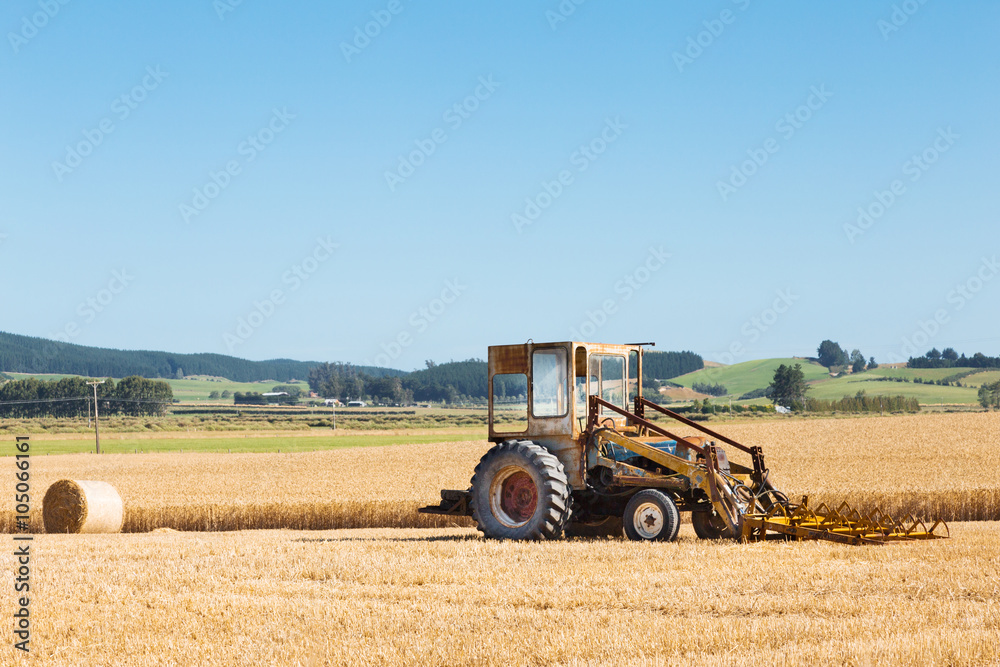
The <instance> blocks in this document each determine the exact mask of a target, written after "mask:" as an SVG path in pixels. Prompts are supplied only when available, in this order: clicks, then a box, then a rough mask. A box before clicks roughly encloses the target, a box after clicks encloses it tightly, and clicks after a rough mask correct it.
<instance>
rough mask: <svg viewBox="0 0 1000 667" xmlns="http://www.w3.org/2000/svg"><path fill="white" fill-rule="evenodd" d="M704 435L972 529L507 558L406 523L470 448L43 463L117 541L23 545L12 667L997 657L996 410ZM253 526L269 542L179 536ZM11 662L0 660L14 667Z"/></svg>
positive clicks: (547, 550) (612, 543)
mask: <svg viewBox="0 0 1000 667" xmlns="http://www.w3.org/2000/svg"><path fill="white" fill-rule="evenodd" d="M720 430H722V431H723V432H725V433H726V434H727V435H729V436H731V437H734V438H736V439H737V440H741V441H743V442H745V443H746V444H754V445H755V444H760V445H762V446H763V447H764V451H765V454H766V457H767V462H768V464H769V466H770V467H771V469H772V470H773V471H774V473H773V474H774V478H775V481H776V482H777V483H778V486H779V488H784V489H785V490H787V491H788V492H790V493H792V494H801V493H809V494H810V496H811V498H813V499H814V500H813V501H811V502H819V501H821V500H833V499H836V498H846V499H849V500H851V501H852V502H855V503H857V504H859V505H866V504H871V503H878V504H881V505H882V506H884V507H886V508H887V509H890V510H893V511H907V510H925V511H926V510H932V512H933V511H934V510H936V512H933V513H941V514H944V515H945V516H946V518H949V519H952V520H954V519H956V518H957V519H975V518H987V519H992V520H991V521H984V522H959V523H952V524H951V535H952V537H951V539H949V540H934V541H928V542H920V543H910V544H889V545H885V546H872V547H850V546H841V545H836V544H832V543H773V542H772V543H764V544H747V545H740V544H735V543H733V542H729V541H722V542H705V541H701V540H698V539H696V538H695V536H694V534H693V531H692V530H691V528H690V526H689V525H685V526H682V530H681V537H680V539H679V540H678V541H677V542H675V543H667V544H645V543H643V544H638V543H632V542H627V541H625V540H621V539H617V540H606V539H604V540H583V539H573V540H562V541H556V542H545V543H506V542H495V541H488V540H483V539H481V538H480V537H479V536H478V533H477V532H476V531H475V530H474V529H472V528H469V527H467V526H466V527H461V526H459V527H455V526H449V525H448V524H451V523H452V522H451V521H450V520H448V519H440V518H437V517H429V516H425V515H418V514H416V511H415V510H416V508H417V507H418V506H420V505H421V504H425V503H428V502H433V501H434V500H435V499H436V498H437V491H438V489H440V488H464V487H465V486H467V485H468V480H469V477H470V475H471V472H472V469H473V467H474V466H475V463H476V462H477V461H478V459H479V457H480V456H481V455H482V453H483V452H484V451H485V450H486V449H487V448H488V446H489V445H488V443H486V442H484V441H469V442H460V443H439V444H419V445H398V446H388V447H365V448H358V449H341V450H336V451H327V452H300V453H287V454H285V453H283V454H229V455H227V454H215V453H185V454H146V455H127V454H118V455H103V456H100V457H98V456H93V455H65V456H41V457H35V458H33V459H32V474H33V477H32V484H33V488H34V489H35V492H34V493H35V497H36V499H38V500H40V497H41V494H42V492H43V491H44V489H45V488H46V487H47V486H48V484H50V483H51V482H53V481H55V480H56V479H59V478H63V477H70V478H76V479H99V480H104V481H109V482H111V483H113V484H114V485H115V486H116V487H118V489H119V491H120V492H121V495H122V497H123V498H124V500H125V504H126V529H128V530H131V531H137V532H133V533H131V534H124V535H38V536H36V538H35V541H34V543H33V550H34V558H33V561H32V577H33V588H32V595H33V597H32V603H31V605H32V606H31V609H32V622H33V626H32V644H31V646H32V656H31V662H32V663H34V664H39V665H67V666H71V665H87V666H88V667H89V666H91V665H129V666H131V665H185V666H186V665H206V666H209V667H212V666H215V665H235V664H268V665H271V664H274V665H366V664H392V665H472V664H487V665H506V664H518V665H522V664H523V665H550V664H551V665H589V664H599V665H643V664H645V665H731V664H778V665H814V664H837V665H841V664H848V665H877V664H907V665H910V664H913V665H996V664H1000V651H998V649H997V647H998V645H1000V523H998V522H997V521H996V519H998V518H1000V474H998V473H997V470H998V465H1000V448H998V446H997V434H998V433H1000V415H997V414H982V413H981V414H934V415H915V416H907V417H893V418H866V419H851V420H845V419H836V420H834V419H831V420H808V421H792V420H787V421H776V422H752V423H746V424H729V425H725V426H723V427H720ZM11 476H12V477H13V474H12V475H11ZM38 500H36V506H37V504H39V503H38ZM7 520H8V521H9V517H8V519H7ZM38 526H40V522H39V523H38ZM288 526H293V527H296V528H312V529H318V528H324V529H326V530H288V529H286V528H287V527H288ZM247 527H258V528H268V530H234V531H233V532H176V531H175V530H173V528H183V529H185V530H190V531H208V530H221V529H227V530H229V529H239V528H247ZM333 527H339V528H342V529H340V530H328V528H333ZM142 531H152V532H142ZM6 562H7V564H8V567H7V568H5V569H6V571H8V572H11V571H13V567H14V558H13V556H7V557H6ZM4 588H5V593H4V605H5V609H8V610H10V609H13V606H14V600H13V595H14V594H13V592H12V588H11V587H10V586H5V587H4ZM5 613H6V612H5ZM12 643H13V641H12V640H11V641H6V642H4V643H3V645H2V648H0V663H2V664H13V662H14V660H15V659H23V656H19V655H15V654H14V650H13V648H12V647H11V644H12Z"/></svg>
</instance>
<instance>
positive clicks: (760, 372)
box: [670, 359, 830, 398]
mask: <svg viewBox="0 0 1000 667" xmlns="http://www.w3.org/2000/svg"><path fill="white" fill-rule="evenodd" d="M781 364H785V365H786V366H794V365H795V364H801V365H802V373H803V374H804V375H805V377H806V381H807V382H808V381H810V380H819V379H821V378H828V377H829V376H830V373H829V371H827V369H825V368H823V367H822V366H820V365H819V364H816V363H812V362H809V361H806V360H805V359H758V360H755V361H744V362H742V363H739V364H733V365H732V366H719V367H716V368H703V369H701V370H700V371H695V372H693V373H688V374H687V375H681V376H680V377H675V378H672V379H671V380H670V381H671V382H673V383H675V384H679V385H681V386H684V387H690V386H691V385H693V384H694V383H696V382H701V383H705V384H722V385H725V387H726V389H727V390H728V391H729V394H730V395H731V396H733V397H734V398H735V397H736V396H739V395H741V394H745V393H746V392H748V391H753V390H754V389H761V388H763V387H766V386H768V385H769V384H771V380H773V379H774V371H775V369H777V368H778V366H780V365H781Z"/></svg>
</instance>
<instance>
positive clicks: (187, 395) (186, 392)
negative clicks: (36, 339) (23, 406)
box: [7, 373, 309, 405]
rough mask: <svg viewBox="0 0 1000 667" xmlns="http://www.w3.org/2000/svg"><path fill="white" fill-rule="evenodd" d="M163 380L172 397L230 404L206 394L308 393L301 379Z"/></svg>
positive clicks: (46, 377) (28, 375)
mask: <svg viewBox="0 0 1000 667" xmlns="http://www.w3.org/2000/svg"><path fill="white" fill-rule="evenodd" d="M7 375H9V376H10V377H12V378H14V379H15V380H23V379H26V378H38V379H39V380H61V379H62V378H65V377H76V376H75V375H60V374H58V373H34V374H32V373H7ZM119 379H120V378H115V382H117V381H118V380H119ZM163 381H164V382H166V383H167V384H169V385H170V388H171V389H173V392H174V398H176V399H178V400H180V401H199V402H203V403H221V404H228V405H232V403H233V399H232V398H220V399H211V400H209V398H208V395H209V394H210V393H211V392H213V391H217V392H219V393H220V394H221V393H222V392H223V391H229V392H230V393H236V392H237V391H239V392H243V393H246V392H248V391H256V392H259V393H264V392H266V391H271V388H272V387H274V386H276V385H279V384H289V385H293V386H296V387H302V392H303V393H304V394H306V395H308V394H309V385H308V384H307V383H306V382H305V381H303V380H299V381H296V382H277V381H275V380H267V381H264V382H232V381H231V380H226V379H224V378H207V377H186V378H184V379H183V380H177V379H164V380H163Z"/></svg>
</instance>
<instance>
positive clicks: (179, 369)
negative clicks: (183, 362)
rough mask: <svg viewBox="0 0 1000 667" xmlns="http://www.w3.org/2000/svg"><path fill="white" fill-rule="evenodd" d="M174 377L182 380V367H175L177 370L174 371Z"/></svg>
mask: <svg viewBox="0 0 1000 667" xmlns="http://www.w3.org/2000/svg"><path fill="white" fill-rule="evenodd" d="M174 377H175V378H176V379H178V380H183V379H184V369H183V368H181V367H180V366H178V367H177V372H176V373H174Z"/></svg>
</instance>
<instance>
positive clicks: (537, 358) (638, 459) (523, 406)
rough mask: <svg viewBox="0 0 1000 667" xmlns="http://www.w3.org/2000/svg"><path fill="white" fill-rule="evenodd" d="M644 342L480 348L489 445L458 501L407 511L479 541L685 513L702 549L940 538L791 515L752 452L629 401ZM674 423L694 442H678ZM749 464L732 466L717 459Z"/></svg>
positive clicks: (871, 521)
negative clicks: (726, 542)
mask: <svg viewBox="0 0 1000 667" xmlns="http://www.w3.org/2000/svg"><path fill="white" fill-rule="evenodd" d="M652 345H653V343H635V344H626V345H608V344H601V343H582V342H559V343H534V342H533V341H528V342H527V343H525V344H522V345H496V346H491V347H490V348H489V392H488V396H489V440H490V442H492V443H493V447H492V448H491V449H490V450H489V451H488V452H486V454H485V455H483V457H482V459H481V460H480V461H479V464H478V465H477V466H476V468H475V471H474V472H473V475H472V481H471V484H470V487H469V488H468V489H465V490H443V491H441V502H440V504H438V505H433V506H429V507H423V508H420V510H419V511H420V512H423V513H429V514H441V515H446V516H468V517H471V518H472V519H473V521H474V522H475V524H476V526H477V528H478V529H479V530H480V531H481V532H482V533H483V535H484V536H486V537H488V538H494V539H512V540H539V539H557V538H559V537H562V536H564V535H566V536H570V537H573V536H598V535H608V536H620V535H621V534H622V533H624V536H625V537H627V538H628V539H630V540H640V541H670V540H675V539H676V538H677V534H678V530H679V528H680V523H681V521H680V513H681V512H690V514H691V523H692V526H693V528H694V531H695V534H696V535H697V536H698V537H699V538H702V539H723V538H728V539H735V540H737V541H758V540H764V539H824V540H832V541H835V542H842V543H848V544H867V543H881V542H886V541H894V540H915V539H930V538H935V537H944V535H940V534H937V533H936V532H935V531H937V529H938V528H939V527H941V528H942V529H943V530H945V531H947V526H946V525H945V524H944V522H942V521H938V522H935V523H934V524H933V525H932V526H931V527H930V528H928V527H927V526H926V525H925V524H924V523H923V522H922V521H919V520H917V519H914V518H913V517H906V518H904V519H902V520H895V519H893V518H892V517H889V516H887V515H885V514H883V513H881V512H879V511H877V510H876V511H874V512H869V513H867V514H861V513H860V512H858V511H856V510H854V509H852V508H851V507H850V506H849V505H847V504H846V503H843V504H841V505H840V506H838V507H837V508H836V509H833V508H830V507H827V506H826V505H823V504H821V505H819V506H817V507H815V508H812V507H809V505H808V498H807V497H803V499H802V502H800V503H792V502H790V501H789V498H788V496H787V495H785V494H784V493H782V492H781V491H779V490H778V489H776V488H775V486H774V484H773V483H772V480H771V479H770V475H769V471H768V469H767V468H766V467H765V465H764V455H763V451H762V449H761V448H760V447H758V446H753V447H747V446H745V445H743V444H741V443H739V442H736V441H735V440H733V439H731V438H728V437H726V436H724V435H722V434H720V433H717V432H715V431H713V430H711V429H709V428H707V427H706V426H704V425H702V424H700V423H698V422H695V421H693V420H690V419H688V418H686V417H684V416H683V415H681V414H679V413H677V412H674V411H672V410H669V409H667V408H665V407H662V406H660V405H659V404H657V403H655V402H653V401H650V400H648V399H646V398H644V397H643V395H642V390H643V382H642V378H643V375H642V359H643V352H644V349H645V347H646V346H652ZM674 423H678V424H680V425H683V426H686V427H688V428H690V429H693V430H694V431H697V432H698V434H697V435H685V436H683V437H682V436H679V435H676V434H674V433H673V432H672V431H671V430H669V429H668V428H667V426H668V425H669V426H670V428H676V427H675V426H674ZM720 443H723V444H725V445H727V446H728V447H729V448H731V450H733V451H738V452H741V453H742V454H743V455H746V456H745V457H744V458H749V460H748V461H747V463H748V464H749V465H743V464H740V463H737V462H735V461H732V460H730V457H729V454H728V451H730V450H727V449H725V448H724V447H723V446H722V444H720Z"/></svg>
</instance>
